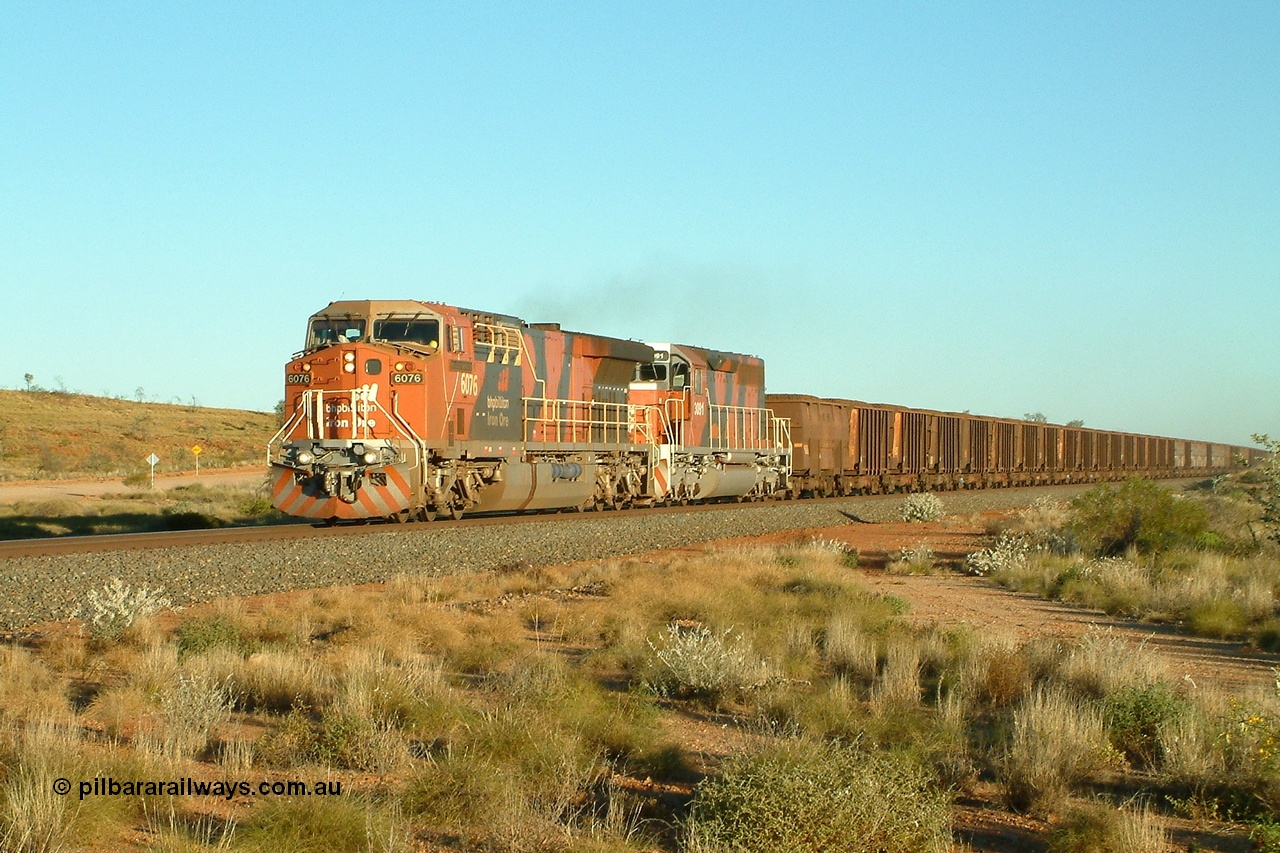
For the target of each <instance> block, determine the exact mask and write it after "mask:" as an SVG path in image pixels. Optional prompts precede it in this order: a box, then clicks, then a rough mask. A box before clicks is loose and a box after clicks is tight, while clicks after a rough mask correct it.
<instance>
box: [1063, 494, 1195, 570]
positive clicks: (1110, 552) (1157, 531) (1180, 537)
mask: <svg viewBox="0 0 1280 853" xmlns="http://www.w3.org/2000/svg"><path fill="white" fill-rule="evenodd" d="M1068 527H1069V529H1070V530H1071V532H1072V533H1074V534H1075V537H1076V541H1077V542H1078V543H1080V545H1081V546H1082V548H1083V549H1084V550H1085V551H1087V552H1089V553H1092V554H1096V555H1098V556H1102V557H1115V556H1118V555H1120V554H1123V553H1124V552H1125V550H1126V549H1128V548H1129V547H1134V548H1137V549H1138V550H1139V551H1141V552H1143V553H1152V552H1156V551H1166V550H1168V549H1170V548H1174V547H1179V546H1190V547H1196V546H1199V545H1203V544H1207V543H1208V542H1211V541H1212V536H1209V535H1208V531H1209V513H1208V511H1207V510H1206V509H1205V508H1204V505H1203V504H1200V503H1198V502H1196V501H1193V500H1190V499H1187V498H1183V497H1182V496H1180V495H1176V494H1174V493H1173V492H1172V491H1170V490H1169V489H1166V488H1163V487H1161V486H1158V485H1156V484H1155V483H1153V482H1151V481H1150V480H1129V481H1127V482H1125V483H1124V484H1123V485H1121V486H1120V488H1119V489H1113V488H1111V487H1110V486H1108V485H1105V484H1104V485H1101V486H1097V487H1095V488H1092V489H1090V490H1089V491H1087V492H1085V493H1084V494H1082V495H1080V496H1079V497H1078V498H1076V499H1075V500H1073V501H1072V502H1071V521H1070V522H1069V523H1068Z"/></svg>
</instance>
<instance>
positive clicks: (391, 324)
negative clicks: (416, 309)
mask: <svg viewBox="0 0 1280 853" xmlns="http://www.w3.org/2000/svg"><path fill="white" fill-rule="evenodd" d="M373 337H374V338H375V339H377V340H380V341H388V342H390V343H401V344H409V345H410V346H417V347H424V348H426V349H431V350H435V349H439V348H440V321H439V320H425V319H421V318H418V319H409V318H405V319H396V318H394V317H391V318H387V319H382V320H374V321H373Z"/></svg>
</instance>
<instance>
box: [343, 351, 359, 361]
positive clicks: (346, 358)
mask: <svg viewBox="0 0 1280 853" xmlns="http://www.w3.org/2000/svg"><path fill="white" fill-rule="evenodd" d="M342 360H343V361H355V360H356V354H355V353H353V352H344V353H343V354H342Z"/></svg>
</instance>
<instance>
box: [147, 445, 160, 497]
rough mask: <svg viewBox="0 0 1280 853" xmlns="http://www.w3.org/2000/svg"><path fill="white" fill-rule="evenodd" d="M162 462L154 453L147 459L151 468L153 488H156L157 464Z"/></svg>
mask: <svg viewBox="0 0 1280 853" xmlns="http://www.w3.org/2000/svg"><path fill="white" fill-rule="evenodd" d="M159 461H160V457H159V456H156V455H155V454H154V453H152V454H151V455H150V456H148V457H147V464H148V465H150V466H151V488H153V489H154V488H155V487H156V463H157V462H159Z"/></svg>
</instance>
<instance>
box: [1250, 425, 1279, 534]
mask: <svg viewBox="0 0 1280 853" xmlns="http://www.w3.org/2000/svg"><path fill="white" fill-rule="evenodd" d="M1253 440H1254V441H1256V442H1257V443H1258V444H1261V445H1262V447H1263V449H1264V450H1267V451H1270V453H1271V458H1270V459H1267V460H1265V461H1264V462H1263V463H1262V467H1261V468H1259V469H1258V471H1259V473H1260V474H1261V475H1262V488H1261V489H1258V490H1257V491H1255V492H1254V493H1253V499H1254V500H1255V501H1257V502H1258V505H1259V506H1261V507H1262V519H1261V521H1262V526H1263V527H1264V528H1265V529H1266V531H1267V537H1268V538H1270V539H1272V540H1273V541H1275V542H1280V440H1276V439H1273V438H1271V437H1270V436H1268V435H1267V434H1266V433H1255V434H1254V436H1253Z"/></svg>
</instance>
